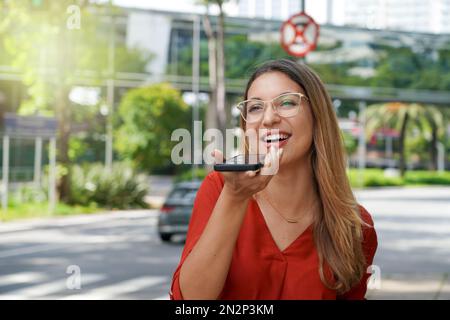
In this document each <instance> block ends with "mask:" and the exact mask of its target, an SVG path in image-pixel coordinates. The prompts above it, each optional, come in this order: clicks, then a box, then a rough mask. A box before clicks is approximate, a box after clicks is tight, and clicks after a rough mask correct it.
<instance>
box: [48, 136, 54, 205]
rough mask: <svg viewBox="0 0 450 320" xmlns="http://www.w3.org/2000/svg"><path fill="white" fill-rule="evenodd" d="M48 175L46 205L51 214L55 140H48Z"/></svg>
mask: <svg viewBox="0 0 450 320" xmlns="http://www.w3.org/2000/svg"><path fill="white" fill-rule="evenodd" d="M49 162H50V163H49V164H50V166H49V167H50V168H49V174H48V205H49V211H50V212H53V211H54V210H55V206H56V138H55V137H52V138H50V146H49Z"/></svg>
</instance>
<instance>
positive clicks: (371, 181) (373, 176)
mask: <svg viewBox="0 0 450 320" xmlns="http://www.w3.org/2000/svg"><path fill="white" fill-rule="evenodd" d="M347 173H348V177H349V179H350V184H351V185H352V187H388V186H404V185H450V171H445V172H435V171H407V172H406V174H405V177H403V178H402V177H390V176H385V174H384V170H382V169H365V170H364V171H363V174H362V177H363V181H362V184H361V181H360V172H359V170H358V169H349V170H348V171H347ZM207 174H208V172H207V170H206V169H204V168H199V169H197V170H196V171H195V176H196V178H198V179H200V180H203V179H204V178H205V177H206V175H207ZM189 180H192V170H189V171H186V172H184V173H182V174H180V175H178V176H176V178H175V181H176V182H179V181H189Z"/></svg>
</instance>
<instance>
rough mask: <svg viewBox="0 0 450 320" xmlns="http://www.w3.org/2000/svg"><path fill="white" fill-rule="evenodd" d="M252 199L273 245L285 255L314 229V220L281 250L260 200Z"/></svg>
mask: <svg viewBox="0 0 450 320" xmlns="http://www.w3.org/2000/svg"><path fill="white" fill-rule="evenodd" d="M251 201H253V204H254V206H255V207H256V211H257V212H256V215H257V216H258V219H259V220H260V222H261V224H262V225H263V228H264V229H265V232H266V234H267V236H268V238H270V242H271V243H272V245H273V247H274V248H275V250H276V251H277V252H278V253H279V254H282V255H285V254H286V252H287V251H289V250H290V249H291V248H292V247H293V246H294V245H295V244H296V243H297V242H299V241H300V239H302V238H304V237H306V236H308V235H310V234H311V230H312V227H313V224H314V222H312V223H310V224H309V225H308V227H307V228H306V229H305V230H303V231H302V232H301V233H300V234H299V235H298V236H297V237H296V238H295V239H294V240H293V241H292V242H291V243H290V244H289V245H288V246H287V247H286V248H284V249H283V250H281V249H280V247H278V245H277V243H276V242H275V239H274V237H273V235H272V232H270V229H269V226H268V225H267V221H266V218H265V217H264V214H263V213H262V210H261V208H260V207H259V204H258V201H256V199H254V198H253V199H251Z"/></svg>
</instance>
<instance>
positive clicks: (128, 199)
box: [70, 163, 148, 209]
mask: <svg viewBox="0 0 450 320" xmlns="http://www.w3.org/2000/svg"><path fill="white" fill-rule="evenodd" d="M147 194H148V181H147V177H146V176H145V175H143V174H138V173H136V172H135V171H134V170H133V169H132V168H131V167H130V166H128V165H126V164H124V163H115V164H113V166H112V169H111V171H109V170H107V169H106V168H105V167H104V166H103V165H102V164H89V165H85V166H78V165H77V166H73V167H72V177H71V197H70V199H71V204H78V205H83V206H90V205H92V204H93V203H95V204H97V205H98V206H100V207H106V208H117V209H127V208H134V207H142V208H145V207H148V206H147V204H146V202H145V201H144V198H145V196H146V195H147Z"/></svg>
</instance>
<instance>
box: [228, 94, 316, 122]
mask: <svg viewBox="0 0 450 320" xmlns="http://www.w3.org/2000/svg"><path fill="white" fill-rule="evenodd" d="M287 95H298V96H299V97H300V104H299V105H298V107H297V112H296V113H295V114H294V115H292V116H287V117H285V116H282V115H281V114H279V113H278V111H277V110H276V109H275V107H274V105H273V101H274V100H276V99H279V98H280V97H283V96H287ZM302 98H305V100H306V101H309V99H308V97H307V96H306V95H305V94H303V93H301V92H286V93H282V94H280V95H279V96H276V97H275V98H273V99H270V100H260V99H247V100H244V101H241V102H239V103H238V104H236V108H237V109H238V110H239V113H240V114H241V117H242V119H243V120H244V121H245V123H256V122H259V121H261V119H262V118H264V112H265V111H266V103H268V102H270V105H271V106H272V110H273V112H275V113H276V114H277V115H279V116H280V117H283V118H291V117H295V116H296V115H297V114H298V112H299V110H300V106H301V102H302ZM249 101H258V102H262V103H263V105H264V110H263V113H262V117H261V119H260V120H258V121H253V122H248V121H247V119H245V117H244V111H243V110H242V109H243V107H242V104H244V103H246V102H249Z"/></svg>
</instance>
